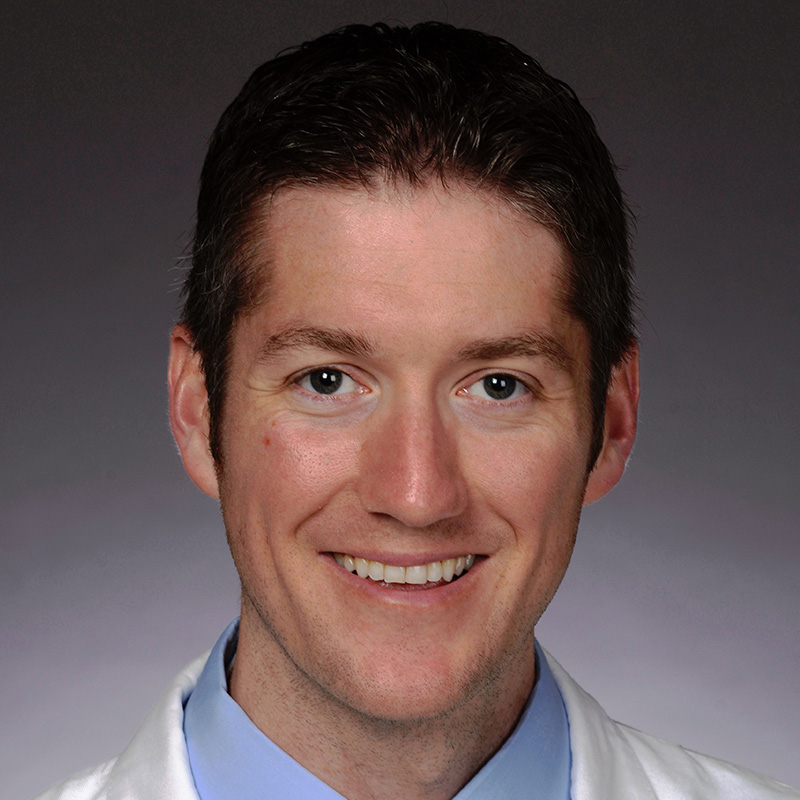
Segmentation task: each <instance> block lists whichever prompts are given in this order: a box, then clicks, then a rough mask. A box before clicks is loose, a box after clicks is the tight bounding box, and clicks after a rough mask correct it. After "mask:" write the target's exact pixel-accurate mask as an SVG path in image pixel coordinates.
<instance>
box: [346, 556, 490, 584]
mask: <svg viewBox="0 0 800 800" xmlns="http://www.w3.org/2000/svg"><path fill="white" fill-rule="evenodd" d="M333 557H334V558H335V559H336V563H337V564H338V565H339V566H340V567H344V569H346V570H348V571H349V572H352V573H354V574H356V575H358V577H359V578H368V579H369V580H372V581H376V582H377V581H383V582H384V583H411V584H417V585H422V584H425V583H438V582H439V581H445V582H447V583H449V582H450V581H452V580H453V579H454V578H457V577H458V576H459V575H461V574H462V573H464V572H466V571H467V570H469V568H470V567H471V566H472V565H473V564H474V563H475V556H474V555H471V554H470V555H465V556H458V558H446V559H445V560H444V561H431V562H430V563H429V564H414V565H412V566H408V567H397V566H394V565H392V564H383V563H382V562H380V561H368V560H367V559H366V558H356V557H354V556H351V555H348V554H347V553H334V554H333Z"/></svg>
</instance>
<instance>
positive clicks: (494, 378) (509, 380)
mask: <svg viewBox="0 0 800 800" xmlns="http://www.w3.org/2000/svg"><path fill="white" fill-rule="evenodd" d="M517 383H518V381H517V379H516V378H514V377H512V376H511V375H487V376H486V377H485V378H484V379H483V390H484V391H485V392H486V394H487V395H488V396H489V397H491V398H492V400H508V398H509V397H513V395H514V392H515V391H516V389H517Z"/></svg>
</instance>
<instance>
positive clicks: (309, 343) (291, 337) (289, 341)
mask: <svg viewBox="0 0 800 800" xmlns="http://www.w3.org/2000/svg"><path fill="white" fill-rule="evenodd" d="M293 347H317V348H319V349H321V350H332V351H335V352H338V353H347V354H348V355H353V356H362V357H366V356H371V355H373V354H374V352H375V348H374V347H373V346H372V344H370V342H369V340H368V339H367V338H366V337H364V336H360V335H359V334H356V333H349V332H348V331H343V330H335V329H332V328H317V327H315V326H312V325H300V326H297V327H291V328H286V329H285V330H282V331H280V332H278V333H275V334H273V335H272V336H269V337H267V338H266V339H265V341H264V342H263V344H262V345H261V349H260V351H259V354H258V355H259V360H260V361H270V360H272V359H273V358H275V357H276V356H277V355H279V354H280V353H281V352H282V351H284V350H289V349H291V348H293Z"/></svg>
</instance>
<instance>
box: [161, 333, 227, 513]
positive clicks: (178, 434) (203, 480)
mask: <svg viewBox="0 0 800 800" xmlns="http://www.w3.org/2000/svg"><path fill="white" fill-rule="evenodd" d="M167 381H168V383H169V421H170V425H171V426H172V435H173V436H174V437H175V442H176V443H177V445H178V450H180V452H181V458H182V459H183V466H184V468H185V469H186V472H187V473H188V474H189V477H190V478H191V479H192V480H193V481H194V482H195V483H196V484H197V486H199V487H200V489H202V490H203V491H204V492H205V493H206V494H207V495H209V496H210V497H216V498H218V497H219V488H218V486H217V471H216V468H215V465H214V459H213V457H212V455H211V448H210V446H209V417H208V393H207V392H206V380H205V375H204V374H203V369H202V367H201V365H200V356H199V354H198V353H197V352H196V351H195V349H194V345H193V341H192V336H191V334H190V333H189V331H188V330H187V329H186V328H185V327H184V326H183V325H176V326H175V328H174V329H173V331H172V336H171V337H170V342H169V369H168V373H167Z"/></svg>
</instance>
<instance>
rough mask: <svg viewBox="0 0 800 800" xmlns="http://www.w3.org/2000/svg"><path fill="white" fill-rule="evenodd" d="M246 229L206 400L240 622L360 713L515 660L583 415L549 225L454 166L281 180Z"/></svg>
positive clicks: (439, 702)
mask: <svg viewBox="0 0 800 800" xmlns="http://www.w3.org/2000/svg"><path fill="white" fill-rule="evenodd" d="M263 242H264V245H263V252H262V253H261V257H262V258H263V260H264V263H265V265H268V266H267V267H265V268H266V269H268V270H269V275H270V282H269V290H268V294H267V298H266V300H265V301H264V302H263V303H262V304H261V305H260V306H259V307H258V308H257V309H256V310H255V311H254V312H253V313H252V314H250V315H249V316H247V317H246V318H244V319H243V320H241V321H240V322H239V323H238V324H237V327H236V329H235V331H234V337H233V345H232V361H231V367H230V373H229V384H228V389H227V395H226V405H225V411H224V418H223V421H222V422H223V425H222V451H223V457H224V469H223V470H222V473H221V476H220V484H219V493H220V499H221V503H222V508H223V514H224V518H225V524H226V528H227V531H228V536H229V540H230V546H231V550H232V553H233V557H234V560H235V562H236V566H237V568H238V570H239V573H240V576H241V580H242V587H243V619H242V630H243V635H244V632H245V631H247V632H248V633H247V635H248V636H250V637H251V638H253V637H254V638H256V639H258V640H259V641H260V644H259V645H257V646H260V647H263V648H267V649H270V650H271V651H272V652H277V653H280V658H282V659H285V660H286V661H287V663H291V667H292V668H294V667H299V669H300V672H301V673H302V674H303V675H304V676H306V677H308V678H310V679H311V680H312V681H313V682H315V683H316V684H317V685H318V686H319V687H321V688H322V690H323V691H324V692H326V693H328V694H329V695H331V696H333V697H335V698H337V700H339V701H341V702H344V703H345V704H347V705H349V706H350V707H352V708H355V709H358V710H359V711H361V712H365V713H368V714H370V715H374V716H378V717H385V718H409V717H413V718H419V717H426V716H434V715H437V714H441V713H443V712H447V711H448V710H450V709H453V708H456V707H457V706H458V705H459V704H460V703H462V702H464V700H465V699H468V698H469V697H471V696H474V695H475V694H476V693H479V692H481V691H482V690H486V689H487V687H489V686H490V685H491V684H492V683H493V682H496V681H497V680H498V679H503V680H505V679H507V678H508V677H509V676H510V677H511V678H514V679H516V678H517V677H518V678H519V680H520V681H523V682H524V680H526V679H528V680H529V679H530V678H532V674H533V663H534V657H533V646H532V636H533V626H534V624H535V623H536V621H537V620H538V619H539V616H540V615H541V613H542V612H543V610H544V609H545V607H546V606H547V604H548V602H549V601H550V599H551V597H552V596H553V593H554V592H555V590H556V588H557V586H558V584H559V582H560V581H561V578H562V576H563V574H564V571H565V569H566V567H567V563H568V561H569V558H570V555H571V552H572V547H573V543H574V537H575V532H576V528H577V524H578V519H579V514H580V508H581V505H582V501H583V499H584V492H585V489H586V481H587V475H586V468H587V459H588V455H589V443H590V438H591V418H590V411H589V395H588V390H589V371H588V363H589V355H588V341H587V336H586V333H585V331H584V329H583V327H582V326H581V325H580V324H579V323H578V322H577V321H576V320H574V319H573V318H572V317H571V316H570V315H569V314H568V313H567V312H566V311H565V310H564V308H563V306H562V302H561V301H560V299H559V298H561V297H562V296H563V286H562V284H561V283H560V281H559V276H560V275H562V274H563V271H564V263H563V262H564V253H563V251H562V248H561V246H560V244H559V243H558V241H557V240H556V239H555V237H554V236H553V235H552V234H550V233H549V232H548V231H547V230H546V229H545V228H543V227H542V226H540V225H538V224H536V223H535V222H533V221H531V220H530V219H528V218H525V217H523V216H522V215H521V214H519V213H518V212H516V211H514V210H512V209H511V208H510V207H509V206H507V205H506V204H505V203H503V202H502V201H500V200H498V199H496V198H494V197H492V196H491V195H488V194H482V193H475V192H473V191H469V190H467V189H466V188H459V187H458V186H455V187H451V188H450V189H448V190H444V189H442V188H441V187H437V188H434V187H428V188H425V189H419V190H413V191H412V190H408V192H407V193H405V194H398V193H396V192H392V191H389V190H386V191H381V192H379V191H376V192H372V193H368V192H367V191H365V190H355V189H354V190H347V189H340V188H299V189H292V190H286V191H284V192H282V193H280V194H279V195H278V196H277V198H276V200H275V202H274V205H273V206H272V207H271V210H270V212H269V216H268V219H267V220H266V221H265V222H264V239H263ZM359 559H360V560H359ZM454 559H458V560H460V561H459V562H451V560H454ZM370 562H372V563H370ZM462 562H463V563H466V564H470V563H472V566H471V568H470V569H468V570H466V571H464V572H463V573H462V574H461V576H460V577H456V578H454V579H453V580H451V581H447V580H446V577H447V576H448V575H449V574H450V573H451V571H452V568H453V567H452V566H451V564H454V566H456V567H460V566H461V565H462ZM473 562H474V563H473ZM357 566H360V567H361V572H362V573H364V572H365V571H366V572H368V573H369V574H371V575H372V578H371V577H363V575H359V574H358V572H352V571H351V570H352V569H354V568H356V567H357ZM403 568H405V569H403ZM381 575H383V577H384V580H383V581H381V580H375V579H373V578H380V576H381ZM437 576H438V577H437ZM403 579H405V580H406V581H408V582H406V583H403V582H393V581H402V580H403ZM411 581H424V582H422V583H416V582H414V583H412V582H411ZM512 672H515V673H519V675H510V673H512Z"/></svg>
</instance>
